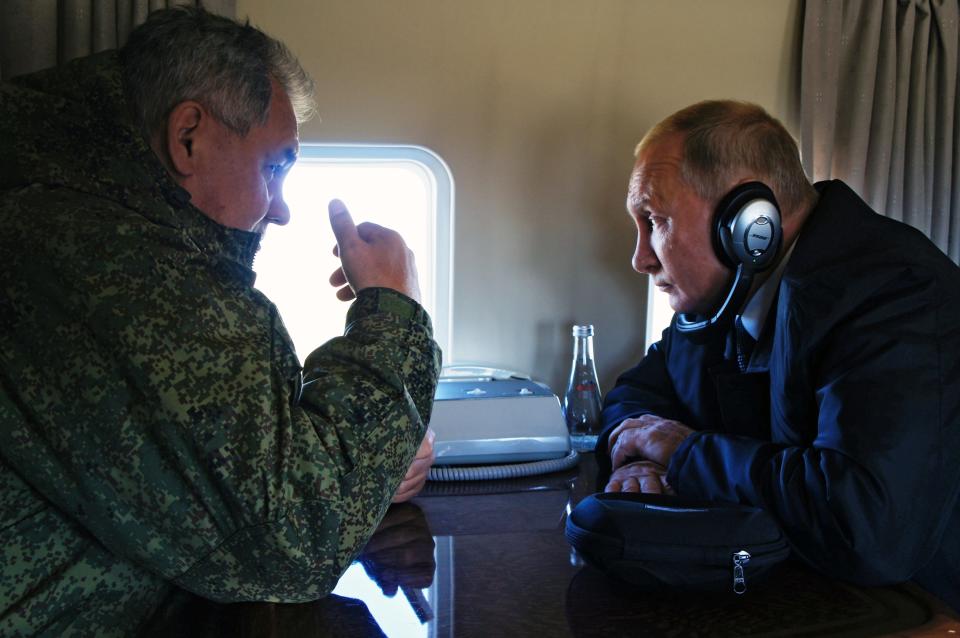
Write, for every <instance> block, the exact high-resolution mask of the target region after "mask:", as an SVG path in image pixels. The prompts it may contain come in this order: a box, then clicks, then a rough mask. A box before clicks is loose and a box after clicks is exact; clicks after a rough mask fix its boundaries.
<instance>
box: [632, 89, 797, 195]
mask: <svg viewBox="0 0 960 638" xmlns="http://www.w3.org/2000/svg"><path fill="white" fill-rule="evenodd" d="M673 133H679V134H681V135H682V136H683V163H682V165H681V169H680V170H681V176H682V177H683V180H684V181H685V182H686V183H687V184H689V185H690V186H691V187H693V188H694V189H695V190H696V191H697V194H698V195H699V196H700V197H702V198H703V199H706V200H707V201H713V202H717V201H719V200H720V199H721V198H722V197H723V196H724V195H726V192H727V190H728V189H729V188H730V184H731V182H732V181H733V180H734V176H735V174H736V173H738V172H739V171H741V170H742V169H747V170H748V171H750V172H751V173H753V174H755V175H757V176H758V177H759V178H761V179H762V181H764V182H765V183H767V185H768V186H770V187H771V188H773V189H774V191H775V192H776V193H777V196H778V197H779V198H780V199H781V201H780V206H781V208H783V209H786V210H785V211H784V212H786V211H788V210H793V209H796V208H798V207H801V206H804V205H805V204H807V203H808V202H810V201H812V200H813V199H815V198H816V190H815V189H814V188H813V185H812V184H811V183H810V180H809V179H808V178H807V175H806V173H804V171H803V165H802V164H801V163H800V152H799V150H798V149H797V144H796V142H795V141H794V139H793V137H792V136H791V135H790V133H789V132H788V131H787V129H786V128H785V127H784V126H783V124H781V123H780V121H779V120H777V119H776V118H774V117H773V116H771V115H770V114H769V113H767V112H766V111H765V110H764V109H763V107H761V106H758V105H757V104H751V103H749V102H737V101H734V100H708V101H704V102H698V103H696V104H693V105H691V106H688V107H686V108H684V109H681V110H680V111H677V112H676V113H674V114H673V115H671V116H669V117H667V118H666V119H665V120H663V121H662V122H660V123H659V124H657V125H656V126H654V127H653V128H652V129H650V131H648V132H647V134H646V135H645V136H644V138H643V140H641V141H640V144H639V145H638V146H637V154H638V155H639V153H640V151H641V150H642V149H643V148H644V147H646V146H648V145H650V144H652V143H654V142H656V141H658V140H660V139H662V138H664V137H665V136H667V135H670V134H673Z"/></svg>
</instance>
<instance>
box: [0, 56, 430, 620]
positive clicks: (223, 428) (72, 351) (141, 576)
mask: <svg viewBox="0 0 960 638" xmlns="http://www.w3.org/2000/svg"><path fill="white" fill-rule="evenodd" d="M0 225H2V228H3V232H2V234H0V569H2V579H0V635H21V634H34V633H43V634H48V635H63V634H65V633H74V634H83V635H87V634H90V635H92V634H98V635H102V634H111V633H113V634H129V633H134V632H135V631H137V627H138V625H137V624H136V623H138V622H140V620H138V619H140V618H142V616H143V614H145V613H146V614H149V610H150V609H152V606H153V605H155V603H156V601H157V600H158V599H159V598H160V597H162V596H163V595H165V592H168V591H169V590H170V589H172V588H173V587H174V586H179V587H182V588H184V589H186V590H189V591H191V592H194V593H197V594H199V595H201V596H204V597H206V598H210V599H213V600H217V601H245V600H265V601H306V600H311V599H316V598H318V597H321V596H324V595H325V594H327V593H328V592H329V591H330V590H331V589H332V587H333V586H334V585H335V584H336V582H337V579H338V578H339V577H340V575H341V574H342V572H343V571H344V570H345V569H346V567H347V566H348V565H349V564H350V562H351V561H352V560H353V559H354V557H355V556H356V554H357V553H358V552H359V551H360V549H361V548H362V546H363V545H364V543H365V542H366V540H367V538H368V536H369V535H370V533H371V532H372V531H373V529H374V528H375V527H376V524H377V522H378V521H379V520H380V518H381V517H382V515H383V513H384V511H385V509H386V507H387V506H388V504H389V501H390V498H391V496H392V494H393V492H394V491H395V489H396V488H397V486H398V485H399V483H400V480H401V478H402V477H403V475H404V473H405V471H406V469H407V467H408V466H409V464H410V462H411V460H412V458H413V456H414V453H415V451H416V449H417V447H418V445H419V442H420V440H421V438H422V437H423V434H424V432H425V428H426V424H427V421H428V419H429V414H430V409H431V405H432V398H433V393H434V389H435V386H436V381H437V375H438V373H439V366H440V352H439V350H438V348H437V346H436V344H435V343H434V341H433V339H432V332H431V327H430V320H429V317H428V316H427V314H426V313H425V311H424V310H423V308H421V307H420V306H419V305H417V304H416V303H414V302H413V301H412V300H410V299H409V298H407V297H405V296H403V295H401V294H399V293H396V292H394V291H390V290H385V289H368V290H364V291H362V292H361V293H360V295H359V298H358V299H357V300H356V301H355V302H354V304H353V306H352V307H351V309H350V311H349V314H348V317H347V327H346V331H345V335H344V336H343V337H339V338H336V339H333V340H331V341H330V342H328V343H327V344H325V345H324V346H322V347H321V348H319V349H317V350H316V351H314V352H313V353H311V354H310V355H309V356H308V358H307V360H306V364H305V366H304V368H303V371H302V372H303V375H304V377H305V378H306V379H308V380H312V381H313V383H308V384H307V385H306V387H305V389H304V390H303V394H302V397H301V398H300V399H299V401H297V399H296V397H295V396H294V395H296V394H297V388H298V387H299V383H298V381H299V379H300V375H301V368H300V365H299V362H298V359H297V357H296V355H295V353H294V352H293V347H292V345H291V342H290V339H289V337H288V335H287V333H286V331H285V329H284V328H283V325H282V324H281V322H280V318H279V317H278V316H277V311H276V308H275V307H274V306H273V305H272V304H271V303H270V302H269V301H268V300H267V299H266V298H265V297H264V296H263V295H262V294H260V293H259V292H258V291H256V290H255V289H253V288H252V284H253V279H254V274H253V272H252V270H251V264H252V260H253V255H254V253H255V252H256V249H257V247H258V245H259V236H258V235H256V234H254V233H248V232H243V231H239V230H233V229H228V228H225V227H223V226H220V225H219V224H217V223H215V222H213V221H211V220H210V219H209V218H207V217H206V216H205V215H203V214H202V213H201V212H200V211H199V210H198V209H196V208H195V207H193V206H192V205H191V204H190V203H189V196H188V195H187V193H186V192H185V191H183V190H182V189H180V188H179V187H177V186H176V184H174V182H173V181H172V180H171V179H170V178H169V177H168V176H167V174H166V172H165V171H164V169H163V167H162V165H161V164H160V163H159V161H158V160H157V158H156V157H155V156H154V154H153V153H152V152H151V151H150V149H149V148H148V147H147V146H146V144H145V143H144V142H143V141H142V139H141V138H140V137H139V136H138V135H137V134H136V133H135V131H134V129H133V127H132V126H131V124H130V120H129V117H128V116H127V115H126V106H125V102H124V99H123V94H122V88H121V82H120V76H119V66H118V62H117V56H116V54H115V53H113V52H108V53H104V54H98V55H96V56H92V57H90V58H85V59H82V60H77V61H74V62H72V63H70V64H68V65H66V66H64V67H61V68H59V69H52V70H48V71H44V72H40V73H37V74H33V75H29V76H23V77H21V78H17V79H15V80H14V81H13V82H11V83H8V84H4V85H2V89H0ZM323 292H324V291H320V290H318V291H317V293H318V294H321V293H323Z"/></svg>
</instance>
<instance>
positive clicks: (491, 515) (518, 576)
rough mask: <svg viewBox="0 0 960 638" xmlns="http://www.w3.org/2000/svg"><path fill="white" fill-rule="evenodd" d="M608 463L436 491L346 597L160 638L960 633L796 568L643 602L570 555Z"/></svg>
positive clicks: (246, 612) (931, 610)
mask: <svg viewBox="0 0 960 638" xmlns="http://www.w3.org/2000/svg"><path fill="white" fill-rule="evenodd" d="M595 474H596V465H595V462H594V461H593V458H592V455H589V454H588V455H584V456H583V457H582V459H581V463H580V465H579V468H577V469H574V470H571V471H568V472H561V473H555V474H551V475H547V476H542V477H531V478H526V479H519V480H505V481H482V482H467V483H429V484H428V485H427V488H426V489H425V490H424V492H423V493H422V494H421V495H420V496H418V497H417V498H416V499H414V501H413V502H411V503H407V504H402V505H395V506H392V507H391V509H390V510H389V511H388V513H387V516H386V517H385V518H384V521H383V523H382V524H381V525H380V527H379V528H378V530H377V532H376V533H375V534H374V536H373V538H372V539H371V541H370V543H369V544H368V545H367V548H366V549H365V550H364V552H363V554H362V555H361V559H360V560H359V561H358V562H357V563H355V564H354V565H352V566H351V567H350V568H349V569H348V570H347V572H346V573H345V574H344V576H343V577H342V578H341V579H340V582H339V584H338V586H337V588H336V589H335V590H334V593H333V594H332V595H331V596H328V597H327V598H325V599H323V600H320V601H316V602H313V603H304V604H296V605H281V604H271V603H247V604H236V605H218V604H215V603H211V602H208V601H203V600H200V599H197V598H192V597H189V596H187V595H185V594H184V595H183V596H180V597H178V598H177V599H176V600H175V601H173V602H171V604H170V605H169V607H168V608H167V609H165V610H161V612H160V613H158V614H157V616H156V618H155V619H154V622H153V623H152V625H151V628H150V631H149V632H148V633H152V634H154V635H197V636H231V637H234V636H317V637H321V636H338V637H339V636H350V637H352V636H358V637H365V636H389V637H391V638H395V637H396V638H407V637H410V638H415V637H423V638H448V637H451V638H452V637H454V636H456V637H458V638H467V637H477V638H481V637H482V638H488V637H491V636H511V637H512V636H518V637H523V636H531V637H535V638H553V637H555V636H557V637H563V636H576V637H585V636H604V637H607V636H678V637H681V636H682V637H696V636H818V637H819V636H834V637H853V636H944V637H949V636H960V618H958V616H957V615H956V614H954V613H953V612H951V611H950V610H948V609H947V608H946V607H944V606H943V605H941V604H940V603H939V602H938V601H936V600H934V599H932V598H931V597H929V596H927V595H926V594H925V593H924V592H923V591H922V590H920V588H918V587H916V586H915V585H912V584H909V583H908V584H905V585H901V586H897V587H883V588H859V587H854V586H851V585H847V584H844V583H840V582H836V581H831V580H828V579H826V578H824V577H822V576H819V575H818V574H816V573H814V572H812V571H810V570H808V569H806V568H804V567H803V566H801V565H799V564H796V563H787V564H785V565H783V566H781V567H778V568H777V569H776V571H775V572H773V573H772V574H771V575H770V576H769V577H768V578H767V579H766V580H765V581H764V582H763V583H761V584H759V585H758V586H756V587H754V588H752V590H751V591H749V592H747V594H745V595H743V596H736V595H734V594H732V593H730V594H691V593H682V594H681V593H675V592H674V593H671V592H649V591H646V592H642V591H637V590H631V589H629V588H626V587H624V586H622V585H619V584H617V583H616V582H614V581H611V580H609V579H608V578H606V577H605V576H604V575H603V574H601V573H600V572H599V571H597V570H595V569H594V568H593V567H591V566H589V565H585V564H584V563H583V561H582V560H581V559H580V558H579V557H578V556H577V555H576V554H575V553H574V552H573V551H572V550H571V548H570V546H569V544H568V543H567V541H566V539H565V538H564V534H563V530H564V523H565V520H566V513H567V512H568V511H569V510H570V509H571V508H573V507H574V506H576V504H577V503H578V502H579V501H580V500H582V499H583V498H584V497H585V496H587V495H588V494H590V493H592V492H593V491H594V489H595V487H596V486H595Z"/></svg>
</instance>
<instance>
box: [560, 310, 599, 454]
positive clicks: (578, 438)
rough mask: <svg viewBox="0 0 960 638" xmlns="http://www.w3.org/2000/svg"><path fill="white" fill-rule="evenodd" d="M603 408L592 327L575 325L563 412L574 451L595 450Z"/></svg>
mask: <svg viewBox="0 0 960 638" xmlns="http://www.w3.org/2000/svg"><path fill="white" fill-rule="evenodd" d="M600 409H601V399H600V384H599V383H598V382H597V369H596V367H595V365H594V363H593V326H574V327H573V365H572V366H571V368H570V382H569V383H568V384H567V392H566V394H564V395H563V414H564V417H565V418H566V420H567V430H568V431H569V432H570V444H571V445H572V446H573V449H574V450H577V451H578V452H592V451H593V448H594V446H595V445H596V443H597V435H599V434H600Z"/></svg>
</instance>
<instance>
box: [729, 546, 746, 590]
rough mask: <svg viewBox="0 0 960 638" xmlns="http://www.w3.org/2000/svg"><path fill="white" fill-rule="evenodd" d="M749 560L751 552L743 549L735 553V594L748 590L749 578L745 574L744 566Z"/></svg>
mask: <svg viewBox="0 0 960 638" xmlns="http://www.w3.org/2000/svg"><path fill="white" fill-rule="evenodd" d="M749 562H750V552H747V551H745V550H742V549H741V550H740V551H739V552H734V553H733V592H734V593H735V594H742V593H743V592H745V591H747V578H746V576H744V574H743V568H744V566H745V565H746V564H747V563H749Z"/></svg>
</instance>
